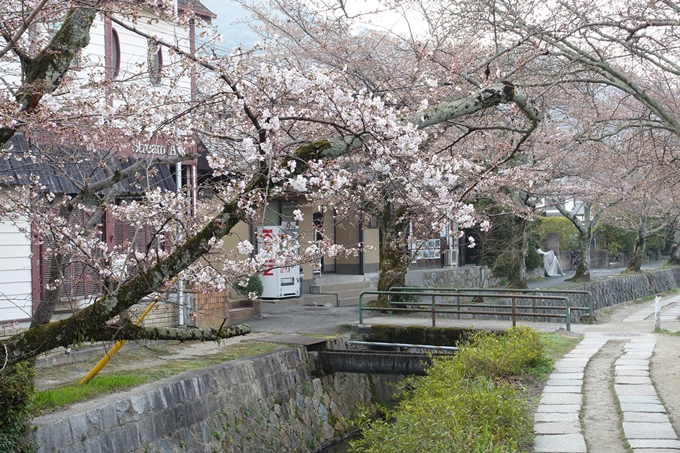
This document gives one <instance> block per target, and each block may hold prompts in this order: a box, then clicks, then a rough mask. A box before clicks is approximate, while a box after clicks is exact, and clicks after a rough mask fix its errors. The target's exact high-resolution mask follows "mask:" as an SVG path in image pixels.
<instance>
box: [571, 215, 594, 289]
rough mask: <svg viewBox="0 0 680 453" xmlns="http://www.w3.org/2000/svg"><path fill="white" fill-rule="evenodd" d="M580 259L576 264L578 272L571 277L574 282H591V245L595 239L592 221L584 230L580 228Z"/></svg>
mask: <svg viewBox="0 0 680 453" xmlns="http://www.w3.org/2000/svg"><path fill="white" fill-rule="evenodd" d="M579 233H580V235H579V239H580V243H579V259H578V266H576V273H575V274H574V276H573V277H571V278H570V279H569V281H572V282H589V281H590V247H591V243H592V240H593V226H592V223H591V224H589V225H588V228H587V229H586V230H585V234H583V231H582V230H580V229H579Z"/></svg>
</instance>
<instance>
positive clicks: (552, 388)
mask: <svg viewBox="0 0 680 453" xmlns="http://www.w3.org/2000/svg"><path fill="white" fill-rule="evenodd" d="M581 388H582V385H581V384H579V385H546V386H545V387H544V388H543V393H579V394H580V393H581Z"/></svg>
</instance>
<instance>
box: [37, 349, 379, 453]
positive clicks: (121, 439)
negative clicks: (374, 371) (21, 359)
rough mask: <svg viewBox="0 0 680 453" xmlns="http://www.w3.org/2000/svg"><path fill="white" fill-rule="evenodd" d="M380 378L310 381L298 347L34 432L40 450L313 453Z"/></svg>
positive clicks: (74, 414)
mask: <svg viewBox="0 0 680 453" xmlns="http://www.w3.org/2000/svg"><path fill="white" fill-rule="evenodd" d="M378 378H379V377H377V376H376V377H368V376H366V375H362V374H345V373H337V374H335V375H329V376H324V377H322V378H312V377H311V375H310V373H309V370H308V366H307V360H306V354H305V352H304V351H303V350H301V349H283V350H279V351H275V352H273V353H269V354H263V355H260V356H257V357H252V358H247V359H240V360H235V361H231V362H226V363H224V364H221V365H216V366H213V367H209V368H205V369H203V370H197V371H191V372H186V373H183V374H181V375H178V376H175V377H173V378H169V379H165V380H163V381H159V382H158V383H154V384H148V385H145V386H143V387H139V388H136V389H134V390H131V391H128V392H125V393H120V394H116V395H111V396H108V397H106V398H99V399H97V400H94V401H90V402H86V403H81V404H77V405H74V406H72V407H71V408H68V409H66V410H63V411H59V412H55V413H53V414H49V415H44V416H41V417H38V418H36V419H35V420H34V422H33V423H34V424H35V425H36V427H37V429H36V430H35V431H33V432H32V433H31V436H32V439H33V440H34V441H35V442H36V443H37V445H38V446H39V448H38V450H37V451H38V453H48V452H49V453H66V452H68V453H90V452H92V453H123V452H132V453H157V452H162V453H180V452H181V453H192V452H196V453H198V452H200V453H208V452H213V451H219V452H234V453H236V452H244V451H253V452H255V451H257V452H263V453H265V452H272V453H278V452H284V453H286V452H313V451H316V450H318V449H319V448H320V447H321V446H322V445H324V444H325V443H328V442H329V441H331V440H333V439H337V438H340V437H342V436H343V435H345V434H346V433H347V432H348V430H349V429H350V427H349V424H348V421H347V420H349V419H352V418H353V417H354V416H355V415H356V412H357V410H359V408H360V407H361V406H362V405H368V406H370V405H371V404H373V403H374V402H375V397H374V396H373V395H374V394H377V393H378V389H380V388H382V387H386V386H384V385H382V382H383V380H382V379H384V378H381V379H380V380H379V379H378ZM373 379H376V380H373Z"/></svg>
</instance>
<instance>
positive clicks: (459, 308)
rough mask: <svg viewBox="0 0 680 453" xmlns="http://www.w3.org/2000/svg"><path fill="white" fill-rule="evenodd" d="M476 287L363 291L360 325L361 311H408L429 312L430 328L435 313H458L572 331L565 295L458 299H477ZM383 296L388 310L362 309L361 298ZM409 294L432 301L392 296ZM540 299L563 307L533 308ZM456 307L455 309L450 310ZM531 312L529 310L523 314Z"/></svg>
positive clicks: (485, 295)
mask: <svg viewBox="0 0 680 453" xmlns="http://www.w3.org/2000/svg"><path fill="white" fill-rule="evenodd" d="M477 289H479V288H473V289H472V290H473V291H466V292H462V290H461V289H455V288H453V289H452V288H448V291H446V290H447V288H418V289H413V291H411V288H409V290H403V288H402V289H401V290H397V291H363V292H362V293H361V294H360V295H359V324H363V323H364V320H363V315H364V311H387V312H388V315H389V316H391V315H392V312H409V313H431V314H432V327H436V319H437V314H445V313H449V314H457V315H458V318H460V315H461V314H466V315H492V316H510V318H511V319H512V325H513V327H514V326H516V325H517V316H528V317H543V318H565V321H566V328H567V331H571V311H572V306H571V302H570V301H569V299H568V298H567V297H566V296H538V295H532V294H522V293H519V292H517V291H515V292H514V293H513V292H505V291H499V293H501V294H488V291H484V292H485V294H484V295H483V297H485V298H492V299H507V298H510V299H511V303H510V305H509V306H508V305H504V304H488V303H485V302H481V303H462V302H461V300H460V298H461V297H480V296H481V295H480V293H479V292H478V291H474V290H477ZM367 294H371V295H378V296H381V295H386V296H387V299H388V306H387V307H364V304H363V298H364V295H367ZM405 295H412V296H416V297H420V298H422V297H426V296H429V297H431V301H430V303H429V304H428V303H427V302H425V303H424V302H423V301H422V300H421V301H394V300H392V296H402V297H403V296H405ZM438 297H439V298H441V297H456V298H457V301H456V303H445V302H438V301H437V298H438ZM518 299H528V300H531V301H532V303H531V304H530V305H527V304H517V300H518ZM539 300H555V301H557V300H561V301H564V306H552V305H536V301H539ZM453 307H455V309H454V308H453ZM480 308H487V309H492V310H481V309H480ZM508 308H509V309H510V311H497V310H498V309H508ZM574 309H582V310H583V309H586V310H587V307H575V308H574ZM518 310H520V311H518ZM523 310H531V311H523ZM535 310H553V311H555V310H564V313H537V312H535Z"/></svg>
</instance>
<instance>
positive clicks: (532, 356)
mask: <svg viewBox="0 0 680 453" xmlns="http://www.w3.org/2000/svg"><path fill="white" fill-rule="evenodd" d="M545 352H546V348H545V344H544V343H543V340H542V338H541V335H540V334H539V333H538V332H536V331H535V330H532V329H530V328H528V327H513V328H512V329H510V330H508V332H507V334H506V335H490V334H488V333H487V332H478V333H476V334H475V335H474V336H473V337H472V339H471V341H470V343H469V344H468V345H466V346H461V347H460V348H459V349H458V353H457V354H456V361H455V364H454V367H455V368H456V369H457V373H458V374H459V375H461V376H464V377H466V378H475V377H476V376H480V375H482V376H486V377H488V378H490V379H498V378H504V377H510V376H515V375H520V374H522V373H523V372H524V371H525V370H526V369H527V368H534V367H537V366H539V365H540V364H541V361H542V360H545Z"/></svg>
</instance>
